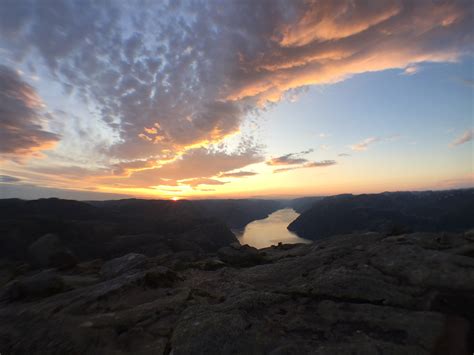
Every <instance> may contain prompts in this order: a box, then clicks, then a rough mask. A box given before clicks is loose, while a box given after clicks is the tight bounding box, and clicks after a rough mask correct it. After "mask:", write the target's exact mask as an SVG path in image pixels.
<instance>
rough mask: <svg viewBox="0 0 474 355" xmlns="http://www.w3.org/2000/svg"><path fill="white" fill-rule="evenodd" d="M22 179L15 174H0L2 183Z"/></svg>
mask: <svg viewBox="0 0 474 355" xmlns="http://www.w3.org/2000/svg"><path fill="white" fill-rule="evenodd" d="M19 181H21V179H19V178H17V177H14V176H9V175H0V183H7V184H11V183H14V182H19Z"/></svg>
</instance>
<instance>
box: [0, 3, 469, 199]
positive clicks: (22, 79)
mask: <svg viewBox="0 0 474 355" xmlns="http://www.w3.org/2000/svg"><path fill="white" fill-rule="evenodd" d="M198 2H199V1H198ZM26 4H30V3H26V2H23V1H18V2H10V1H6V2H0V12H1V13H2V14H3V15H2V16H5V18H11V19H12V21H4V22H2V29H1V31H0V51H1V53H2V55H1V59H0V105H1V106H0V110H1V112H2V116H1V121H0V125H1V136H0V159H1V160H0V161H1V168H0V175H1V179H0V184H1V187H0V188H1V190H0V191H1V194H2V197H14V196H19V197H24V198H35V197H48V196H61V197H68V196H72V197H75V198H79V199H80V198H82V197H81V196H83V197H84V198H86V199H89V198H94V196H97V198H99V199H100V198H103V197H110V198H115V197H130V196H131V197H146V198H164V199H171V200H174V201H176V200H178V199H180V198H203V197H252V196H288V197H290V196H292V197H294V196H303V195H318V194H319V195H327V194H337V193H345V192H354V193H362V192H380V191H387V190H389V191H395V190H408V189H409V190H421V189H446V188H459V187H470V186H473V185H474V179H473V146H472V144H473V143H472V141H473V120H474V118H473V105H472V100H473V76H472V75H473V72H472V68H473V65H474V60H473V57H472V55H473V52H472V48H473V42H474V40H473V32H472V21H473V6H472V4H471V3H470V2H469V1H449V2H443V1H440V2H436V1H417V2H414V4H413V6H407V4H406V3H405V2H402V1H374V2H370V1H369V2H366V1H351V2H345V1H341V2H333V1H315V2H299V1H294V2H293V1H288V2H285V1H283V2H266V1H261V2H260V1H255V2H247V1H229V2H228V3H227V4H226V6H220V2H214V1H203V2H202V3H200V5H199V6H197V5H196V4H194V3H193V2H187V1H183V2H182V3H180V4H177V3H176V4H174V2H170V3H169V4H167V3H165V2H152V3H151V4H149V7H148V8H147V9H146V10H145V9H142V6H134V5H133V4H131V3H123V2H111V3H107V2H97V3H93V4H91V5H90V6H82V4H81V3H80V2H74V1H72V2H69V1H64V2H62V1H61V2H58V3H55V2H53V3H48V4H46V3H44V4H41V3H38V4H36V5H35V6H37V7H38V8H35V7H34V6H33V5H31V8H30V5H26ZM40 10H41V11H40ZM142 10H143V11H142ZM56 13H61V14H62V15H61V16H60V17H58V16H56V15H55V14H56ZM112 13H113V14H114V16H113V18H114V21H110V20H109V15H110V14H112ZM39 14H41V15H39ZM16 16H17V17H18V18H17V19H16ZM138 18H140V19H141V20H140V21H136V20H137V19H138ZM177 196H179V197H177Z"/></svg>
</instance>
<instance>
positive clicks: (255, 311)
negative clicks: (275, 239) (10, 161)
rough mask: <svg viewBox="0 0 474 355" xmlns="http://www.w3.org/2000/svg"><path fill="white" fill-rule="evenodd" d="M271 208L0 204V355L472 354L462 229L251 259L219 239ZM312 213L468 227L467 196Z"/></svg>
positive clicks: (378, 198)
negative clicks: (337, 212) (335, 212)
mask: <svg viewBox="0 0 474 355" xmlns="http://www.w3.org/2000/svg"><path fill="white" fill-rule="evenodd" d="M308 201H309V199H307V200H301V201H297V202H298V203H300V202H304V203H303V204H301V203H300V206H303V205H304V204H305V203H307V202H308ZM313 202H314V201H313ZM287 203H292V201H289V202H287ZM279 206H286V205H284V204H283V205H282V204H281V203H280V202H278V201H273V202H272V201H263V200H215V201H214V200H213V201H177V202H172V201H154V200H135V199H130V200H121V201H102V202H78V201H68V200H58V199H45V200H36V201H23V200H16V199H13V200H0V351H1V352H2V354H3V353H5V354H165V355H168V354H174V355H182V354H203V355H204V354H205V355H208V354H215V353H219V354H328V355H333V354H353V353H356V354H426V355H428V354H430V355H431V354H447V353H452V354H471V353H472V352H473V350H474V343H473V339H474V326H473V325H474V297H473V294H474V263H473V257H474V234H473V231H472V230H471V231H462V232H459V233H445V232H443V233H414V234H400V233H396V234H398V235H389V234H390V233H386V232H385V231H382V232H371V233H355V234H349V235H338V236H332V237H329V238H326V239H324V240H317V241H315V242H314V243H313V244H292V245H285V244H279V245H277V246H272V247H269V248H265V249H260V250H257V249H255V248H253V247H251V246H248V245H240V244H239V242H238V241H237V239H236V238H235V236H234V235H233V234H232V233H231V232H230V230H229V226H232V225H234V226H239V225H241V224H242V223H245V221H250V220H251V219H252V218H261V217H262V218H263V217H264V216H265V214H267V213H269V212H271V211H272V209H274V208H275V209H276V208H278V207H279ZM321 206H327V207H326V210H325V211H331V213H333V212H334V211H337V210H338V208H340V209H341V213H340V215H337V216H340V218H345V219H346V220H347V221H353V219H352V217H353V216H366V219H365V222H366V223H372V222H374V223H373V224H368V227H365V228H360V229H364V230H365V229H370V228H371V227H372V226H375V227H377V228H378V226H379V224H378V223H382V225H384V226H385V224H386V220H387V219H388V218H389V217H390V218H393V216H396V217H397V218H398V217H399V216H405V215H408V216H417V218H418V219H414V217H410V218H408V219H407V218H406V217H404V219H399V220H398V219H397V221H403V222H406V221H409V222H410V223H414V222H413V221H418V220H420V221H423V223H425V224H421V223H420V222H417V223H418V224H411V225H412V226H414V225H416V226H419V225H421V226H426V225H428V223H430V222H431V223H435V227H433V228H434V229H438V228H441V226H450V227H451V228H452V229H456V230H461V229H462V228H465V227H469V226H470V223H472V221H471V220H470V219H469V218H468V213H470V212H472V209H471V207H472V190H464V191H451V192H436V193H433V192H426V193H397V194H380V195H362V196H349V195H345V196H336V197H333V198H325V199H323V200H320V201H319V200H318V201H316V202H315V204H314V206H313V207H312V208H311V209H310V210H308V211H307V212H304V213H303V215H302V216H305V215H307V214H312V213H314V211H319V210H318V208H321ZM389 207H390V208H389ZM395 207H396V208H395ZM440 207H444V210H443V211H444V212H443V213H441V212H440V210H439V208H440ZM301 208H303V207H301ZM361 208H362V209H363V210H364V211H366V212H365V214H358V212H357V213H356V212H354V209H355V210H356V211H357V210H358V209H361ZM323 210H324V209H323ZM394 210H395V211H396V213H395V212H394ZM377 211H379V214H378V215H377V213H376V212H377ZM375 215H377V216H382V217H383V218H382V219H380V218H374V217H373V216H375ZM469 215H470V214H469ZM420 216H422V217H423V218H421V217H420ZM323 217H324V216H323ZM226 218H228V219H229V221H230V222H228V223H223V220H224V219H226ZM318 218H319V217H318ZM326 218H327V221H330V220H331V218H332V217H326ZM338 218H339V217H338ZM343 220H344V219H343ZM375 222H377V223H375ZM448 222H449V223H448ZM328 223H329V222H328ZM351 223H355V222H351ZM441 223H444V224H441ZM349 225H350V224H347V225H346V226H349ZM353 226H361V225H360V224H353ZM362 227H363V226H362ZM369 227H370V228H369ZM375 227H374V228H375ZM344 228H346V227H344ZM384 228H385V227H384ZM334 231H335V229H328V233H334ZM336 232H337V230H336Z"/></svg>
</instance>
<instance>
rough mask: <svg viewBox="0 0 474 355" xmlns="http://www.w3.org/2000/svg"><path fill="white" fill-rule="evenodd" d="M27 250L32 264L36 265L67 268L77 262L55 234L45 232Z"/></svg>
mask: <svg viewBox="0 0 474 355" xmlns="http://www.w3.org/2000/svg"><path fill="white" fill-rule="evenodd" d="M28 252H29V255H30V257H31V259H32V261H33V264H34V265H35V266H38V267H56V268H60V269H68V268H71V267H73V266H75V265H76V264H77V258H76V257H75V256H74V255H73V254H72V252H71V251H70V250H69V249H67V248H66V247H64V246H63V245H62V243H61V241H60V239H59V238H58V236H57V235H55V234H45V235H44V236H42V237H41V238H39V239H38V240H37V241H35V242H34V243H33V244H31V245H30V247H29V248H28Z"/></svg>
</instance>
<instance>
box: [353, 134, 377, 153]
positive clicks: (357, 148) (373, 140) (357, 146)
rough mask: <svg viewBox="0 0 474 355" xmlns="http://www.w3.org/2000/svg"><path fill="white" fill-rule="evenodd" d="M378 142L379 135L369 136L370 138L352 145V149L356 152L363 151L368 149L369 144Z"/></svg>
mask: <svg viewBox="0 0 474 355" xmlns="http://www.w3.org/2000/svg"><path fill="white" fill-rule="evenodd" d="M377 142H380V138H379V137H369V138H366V139H364V140H363V141H362V142H359V143H356V144H353V145H351V149H352V150H354V151H356V152H362V151H365V150H367V148H368V147H369V145H372V144H374V143H377Z"/></svg>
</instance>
